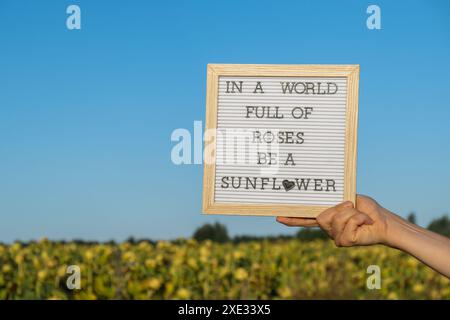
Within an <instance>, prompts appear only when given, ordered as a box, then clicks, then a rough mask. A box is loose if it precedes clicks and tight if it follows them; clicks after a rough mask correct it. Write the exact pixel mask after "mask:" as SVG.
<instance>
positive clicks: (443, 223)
mask: <svg viewBox="0 0 450 320" xmlns="http://www.w3.org/2000/svg"><path fill="white" fill-rule="evenodd" d="M428 230H431V231H434V232H436V233H439V234H442V235H443V236H446V237H449V238H450V220H449V218H448V215H444V216H442V217H441V218H437V219H434V220H432V221H431V222H430V224H429V225H428Z"/></svg>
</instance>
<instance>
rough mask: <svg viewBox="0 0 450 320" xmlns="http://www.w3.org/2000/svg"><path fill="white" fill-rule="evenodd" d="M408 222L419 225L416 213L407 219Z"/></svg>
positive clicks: (412, 213)
mask: <svg viewBox="0 0 450 320" xmlns="http://www.w3.org/2000/svg"><path fill="white" fill-rule="evenodd" d="M406 220H408V221H409V222H411V223H414V224H417V219H416V214H415V213H414V212H411V213H410V214H409V215H408V217H406Z"/></svg>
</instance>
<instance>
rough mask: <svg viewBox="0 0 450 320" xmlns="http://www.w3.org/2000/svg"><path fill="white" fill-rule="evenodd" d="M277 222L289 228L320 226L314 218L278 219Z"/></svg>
mask: <svg viewBox="0 0 450 320" xmlns="http://www.w3.org/2000/svg"><path fill="white" fill-rule="evenodd" d="M277 221H278V222H279V223H282V224H284V225H286V226H289V227H317V226H318V225H319V224H318V223H317V220H316V219H314V218H294V217H277Z"/></svg>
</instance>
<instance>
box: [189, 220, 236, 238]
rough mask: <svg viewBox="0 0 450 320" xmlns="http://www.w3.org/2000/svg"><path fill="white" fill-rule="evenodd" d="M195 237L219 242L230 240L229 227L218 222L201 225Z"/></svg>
mask: <svg viewBox="0 0 450 320" xmlns="http://www.w3.org/2000/svg"><path fill="white" fill-rule="evenodd" d="M193 238H194V239H195V240H197V241H205V240H211V241H214V242H218V243H224V242H227V241H229V240H230V237H229V236H228V230H227V227H226V226H224V225H223V224H220V223H218V222H216V223H214V224H209V223H207V224H205V225H203V226H201V227H200V228H198V229H197V230H196V231H195V232H194V235H193Z"/></svg>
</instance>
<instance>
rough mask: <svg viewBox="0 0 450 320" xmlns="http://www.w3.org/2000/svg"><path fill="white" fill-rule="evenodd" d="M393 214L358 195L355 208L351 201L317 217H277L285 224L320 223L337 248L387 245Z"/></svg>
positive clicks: (299, 225)
mask: <svg viewBox="0 0 450 320" xmlns="http://www.w3.org/2000/svg"><path fill="white" fill-rule="evenodd" d="M393 216H394V214H392V213H391V212H390V211H388V210H386V209H384V208H383V207H381V206H380V205H379V204H378V203H377V202H376V201H375V200H373V199H372V198H369V197H366V196H361V195H357V197H356V208H355V207H354V205H353V203H352V202H350V201H346V202H343V203H341V204H338V205H336V206H334V207H332V208H329V209H327V210H325V211H324V212H322V213H321V214H320V215H318V216H317V218H315V219H314V218H288V217H277V221H278V222H280V223H282V224H285V225H287V226H291V227H293V226H296V227H313V226H320V228H322V230H324V231H325V232H326V233H327V234H328V235H329V236H330V237H331V238H332V239H333V240H334V243H335V244H336V246H338V247H349V246H358V245H359V246H365V245H372V244H378V243H381V244H387V245H389V239H388V224H389V220H390V219H394V217H393Z"/></svg>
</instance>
